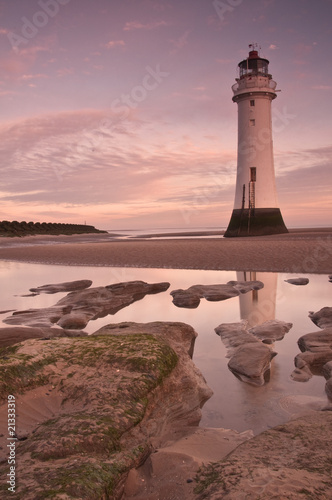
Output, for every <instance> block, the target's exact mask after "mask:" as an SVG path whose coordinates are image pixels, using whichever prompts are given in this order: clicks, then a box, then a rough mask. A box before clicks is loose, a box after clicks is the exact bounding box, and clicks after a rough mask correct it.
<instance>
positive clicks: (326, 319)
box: [309, 307, 332, 328]
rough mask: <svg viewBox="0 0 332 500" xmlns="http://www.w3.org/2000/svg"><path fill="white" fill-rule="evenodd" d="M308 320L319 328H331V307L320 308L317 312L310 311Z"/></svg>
mask: <svg viewBox="0 0 332 500" xmlns="http://www.w3.org/2000/svg"><path fill="white" fill-rule="evenodd" d="M309 318H310V319H311V321H312V322H313V323H314V324H315V325H317V326H318V327H319V328H328V327H330V326H331V327H332V307H322V309H320V310H319V311H317V312H313V311H310V312H309Z"/></svg>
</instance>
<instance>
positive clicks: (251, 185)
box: [248, 181, 255, 234]
mask: <svg viewBox="0 0 332 500" xmlns="http://www.w3.org/2000/svg"><path fill="white" fill-rule="evenodd" d="M253 215H255V181H250V182H249V214H248V234H249V231H250V219H251V217H252V216H253Z"/></svg>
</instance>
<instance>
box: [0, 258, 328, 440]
mask: <svg viewBox="0 0 332 500" xmlns="http://www.w3.org/2000/svg"><path fill="white" fill-rule="evenodd" d="M291 277H301V275H296V276H293V275H289V274H277V273H260V272H257V273H246V274H244V273H242V272H235V271H198V270H174V269H143V268H110V267H87V266H84V267H83V266H82V267H80V266H71V267H68V266H49V265H40V264H38V265H37V264H23V263H15V262H8V261H6V262H3V261H1V262H0V280H1V297H0V326H8V325H6V324H4V323H2V320H3V319H4V318H6V317H7V316H8V315H10V314H11V313H8V312H4V311H8V310H22V309H28V308H39V307H49V306H51V305H53V304H55V303H56V302H57V301H58V300H60V298H62V297H63V296H65V294H64V293H58V294H55V295H46V294H41V295H38V296H35V297H22V295H24V294H28V293H29V288H31V287H37V286H40V285H45V284H48V283H61V282H63V281H72V280H77V279H90V280H92V281H93V284H92V286H105V285H109V284H112V283H118V282H123V281H132V280H143V281H147V282H149V283H153V282H161V281H168V282H170V284H171V286H170V288H169V290H168V291H166V292H163V293H160V294H157V295H150V296H149V295H147V296H146V297H145V298H144V299H142V300H140V301H138V302H135V303H134V304H131V305H130V306H128V307H126V308H124V309H122V310H120V311H118V312H117V313H116V314H115V315H113V316H107V317H105V318H100V319H98V320H95V321H91V322H90V323H89V324H88V326H87V328H86V331H87V332H88V333H93V332H94V331H96V330H97V329H98V328H100V327H101V326H103V325H105V324H109V323H119V322H122V321H135V322H142V323H145V322H150V321H181V322H184V323H188V324H189V325H191V326H193V327H194V329H195V330H196V332H197V333H198V337H197V339H196V343H195V351H194V357H193V360H194V362H195V364H196V366H197V367H198V368H199V369H200V370H201V372H202V373H203V375H204V377H205V379H206V381H207V383H208V385H209V386H210V387H211V389H212V390H213V392H214V394H213V396H212V397H211V398H210V400H209V401H207V402H206V403H205V405H204V407H203V409H202V419H201V423H200V425H201V426H203V427H224V428H232V429H235V430H238V431H244V430H247V429H252V430H253V431H254V433H258V432H261V431H263V430H265V429H268V428H270V427H273V426H275V425H278V424H280V423H283V422H285V421H287V420H288V419H289V418H290V416H291V415H295V414H299V413H301V412H303V411H307V410H308V409H316V408H321V407H324V406H326V405H327V404H328V398H327V396H326V393H325V389H324V386H325V379H324V378H323V377H322V376H318V375H316V376H314V377H313V378H312V379H311V380H309V381H308V382H306V383H300V382H294V381H293V380H292V379H291V377H290V374H291V372H292V371H293V369H294V357H295V356H296V354H298V353H299V349H298V346H297V340H298V338H299V337H300V336H301V335H304V334H305V333H309V332H313V331H316V330H319V329H318V327H316V326H315V325H314V324H313V323H312V322H311V320H310V319H309V318H308V312H309V311H318V310H319V309H321V308H322V307H324V306H331V292H332V284H331V283H329V281H328V277H327V276H326V275H306V277H308V278H309V280H310V281H309V284H308V285H306V286H295V285H291V284H289V283H286V282H285V280H286V279H288V278H291ZM243 279H246V280H250V279H257V280H260V281H262V282H263V283H264V288H263V289H261V290H259V291H252V292H249V293H247V294H244V295H240V297H234V298H231V299H228V300H225V301H222V302H208V301H206V300H205V299H202V300H201V303H200V305H199V306H198V308H197V309H183V308H178V307H176V306H175V305H174V304H173V303H172V297H171V296H170V291H171V290H175V289H177V288H184V289H185V288H188V287H189V286H191V285H195V284H204V285H207V284H217V283H219V284H221V283H227V282H228V281H230V280H243ZM241 319H247V320H248V321H249V323H250V324H251V325H252V326H253V325H256V324H260V323H262V322H264V321H267V320H270V319H278V320H283V321H286V322H290V323H293V328H292V329H291V330H290V332H289V333H287V334H286V336H285V338H284V339H283V340H282V341H279V342H276V343H275V344H274V345H273V349H274V351H276V352H277V353H278V354H277V356H276V357H275V358H274V359H273V360H272V367H271V377H270V381H269V382H268V383H267V384H265V385H264V386H263V387H255V386H251V385H249V384H246V383H244V382H241V381H240V380H238V379H237V378H236V377H235V376H234V375H233V374H232V373H231V372H230V371H229V370H228V367H227V362H228V359H227V357H226V355H227V352H226V348H225V347H224V345H223V343H222V342H221V339H220V337H219V336H217V335H216V333H215V332H214V329H215V328H216V327H217V326H218V325H219V324H221V323H233V322H238V321H241Z"/></svg>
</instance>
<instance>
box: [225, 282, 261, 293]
mask: <svg viewBox="0 0 332 500" xmlns="http://www.w3.org/2000/svg"><path fill="white" fill-rule="evenodd" d="M227 285H232V286H233V287H234V288H235V289H236V290H238V291H239V292H240V293H247V292H250V291H251V290H260V289H261V288H264V283H262V281H258V280H254V281H228V283H227Z"/></svg>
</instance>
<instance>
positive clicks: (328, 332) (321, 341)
mask: <svg viewBox="0 0 332 500" xmlns="http://www.w3.org/2000/svg"><path fill="white" fill-rule="evenodd" d="M297 344H298V346H299V348H300V350H301V351H302V352H305V351H310V352H322V351H332V328H325V329H324V330H322V331H316V332H312V333H307V334H306V335H303V336H302V337H300V338H299V340H298V341H297Z"/></svg>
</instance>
